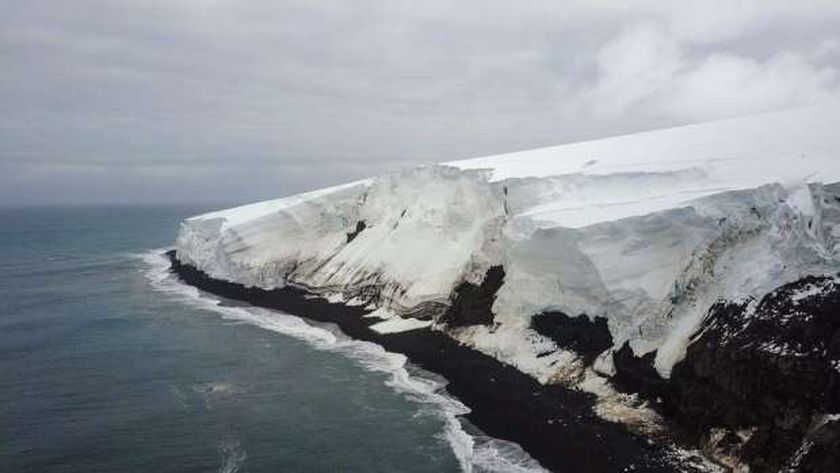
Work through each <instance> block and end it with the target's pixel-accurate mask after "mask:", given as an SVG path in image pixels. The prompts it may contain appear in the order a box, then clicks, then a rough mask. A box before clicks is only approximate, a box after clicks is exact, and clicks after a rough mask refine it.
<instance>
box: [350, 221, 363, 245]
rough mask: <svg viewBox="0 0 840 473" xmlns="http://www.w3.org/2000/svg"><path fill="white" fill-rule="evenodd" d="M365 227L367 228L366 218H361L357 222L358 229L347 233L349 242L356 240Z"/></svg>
mask: <svg viewBox="0 0 840 473" xmlns="http://www.w3.org/2000/svg"><path fill="white" fill-rule="evenodd" d="M365 228H367V224H366V223H365V221H364V220H359V221H358V222H356V229H355V230H353V231H352V232H348V233H347V243H350V242H351V241H353V240H355V239H356V237H357V236H359V233H362V231H364V229H365Z"/></svg>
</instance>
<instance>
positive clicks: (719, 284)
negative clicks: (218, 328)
mask: <svg viewBox="0 0 840 473" xmlns="http://www.w3.org/2000/svg"><path fill="white" fill-rule="evenodd" d="M838 110H840V107H821V108H812V109H803V110H796V111H791V112H783V113H776V114H767V115H759V116H755V117H747V118H739V119H732V120H724V121H720V122H712V123H708V124H701V125H693V126H687V127H681V128H674V129H668V130H663V131H657V132H650V133H642V134H638V135H629V136H625V137H618V138H610V139H605V140H599V141H594V142H587V143H579V144H573V145H565V146H559V147H554V148H546V149H541V150H536V151H532V152H521V153H513V154H511V155H502V156H496V157H489V158H480V159H473V160H468V161H459V162H453V163H449V164H447V165H441V166H431V167H427V168H421V169H416V170H411V171H405V172H402V173H397V174H393V175H387V176H381V177H377V178H373V179H370V180H367V181H361V182H356V183H351V184H347V185H343V186H339V187H335V188H330V189H324V190H320V191H315V192H311V193H307V194H301V195H298V196H293V197H289V198H285V199H279V200H275V201H268V202H263V203H259V204H252V205H248V206H244V207H239V208H235V209H230V210H225V211H220V212H213V213H210V214H206V215H201V216H197V217H193V218H190V219H188V220H186V221H185V222H184V223H183V225H182V228H181V232H180V234H179V237H178V241H177V249H178V257H179V258H180V259H181V260H182V261H184V262H187V263H191V264H193V265H194V266H196V267H197V268H199V269H201V270H203V271H205V272H207V273H208V274H210V275H211V276H214V277H216V278H220V279H225V280H231V281H235V282H241V283H244V284H247V285H254V286H259V287H265V288H270V287H280V286H283V285H286V284H292V285H296V286H302V287H306V288H309V289H310V290H312V291H314V292H318V293H320V294H323V295H326V296H329V297H332V298H336V299H343V300H345V301H347V302H351V303H363V304H371V306H372V307H375V308H378V309H382V310H380V312H379V314H380V315H382V314H385V315H386V316H389V315H394V316H397V317H405V318H408V317H413V318H420V319H432V320H434V321H439V319H440V316H441V315H442V314H443V313H444V312H445V311H446V308H447V306H448V305H449V304H450V298H451V296H452V294H453V291H454V289H455V288H456V287H457V285H458V284H459V283H462V282H468V283H472V284H476V285H477V284H480V283H481V281H482V279H483V277H484V275H485V273H486V272H487V270H488V269H489V268H490V267H491V266H494V265H500V266H501V267H502V268H503V269H504V281H503V283H502V285H501V287H500V288H499V290H498V292H497V293H496V295H495V302H494V303H493V304H492V316H493V317H492V323H489V324H478V325H471V326H467V327H463V326H459V327H457V328H452V330H451V332H452V335H453V336H455V337H457V338H458V339H460V340H462V341H463V342H464V343H467V344H469V345H472V346H475V347H476V348H477V349H479V350H481V351H484V352H487V353H489V354H492V355H494V356H496V357H497V358H499V359H500V360H502V361H505V362H507V363H512V364H514V365H516V366H517V367H519V368H520V369H522V370H524V371H526V372H528V373H530V374H532V375H534V376H535V377H537V378H538V379H540V380H541V381H543V382H547V381H549V380H552V379H554V380H562V378H564V377H567V376H569V375H570V374H574V373H575V372H576V371H577V369H576V368H575V367H578V368H579V366H578V365H576V360H575V358H577V357H576V356H574V353H567V352H565V351H564V350H563V349H562V347H557V346H554V344H553V342H552V341H551V340H550V339H548V338H546V337H543V336H540V335H539V334H537V333H536V332H535V331H533V330H532V329H531V317H532V316H533V315H535V314H539V313H543V312H551V311H555V312H561V313H564V314H569V315H571V316H576V315H580V314H586V315H587V316H588V317H590V318H593V317H603V318H605V319H606V320H607V322H608V326H609V329H610V332H611V335H612V338H613V340H614V347H615V348H618V347H620V346H622V345H623V344H624V343H625V342H629V344H630V347H632V349H633V351H634V353H635V354H637V355H643V354H645V353H648V352H652V351H653V350H656V362H655V367H656V369H657V371H658V372H659V373H660V374H661V375H663V376H665V377H667V376H668V375H669V373H670V370H671V368H672V367H673V365H674V364H675V363H676V362H677V361H679V360H680V359H681V358H682V357H683V355H684V353H685V348H686V345H687V341H688V340H689V337H690V336H691V335H692V334H693V333H694V332H695V331H696V330H697V329H698V328H699V326H700V324H701V322H702V321H703V318H704V317H705V315H706V313H707V312H708V310H709V308H710V307H711V305H712V304H713V303H714V302H715V301H717V300H718V299H726V300H731V301H736V300H743V299H745V298H749V297H753V298H759V297H761V296H762V295H764V294H766V293H767V292H769V291H770V290H772V289H773V288H775V287H778V286H780V285H782V284H785V283H788V282H792V281H795V280H798V279H800V278H802V277H804V276H806V275H815V274H816V275H821V274H830V273H833V272H836V271H838V270H840V193H838V190H837V189H835V188H834V187H832V186H829V185H826V184H827V183H831V182H835V181H840V154H835V150H837V149H840V146H837V147H835V146H834V145H840V138H837V137H836V135H837V134H836V133H835V132H834V129H833V128H832V124H833V123H837V122H838V120H837V119H840V113H839V112H838ZM447 325H454V324H447ZM461 325H463V324H461ZM412 326H414V325H412ZM437 326H438V328H440V329H446V327H445V326H444V324H442V323H438V324H437ZM546 353H551V354H550V355H546ZM606 369H607V370H609V367H607V368H606Z"/></svg>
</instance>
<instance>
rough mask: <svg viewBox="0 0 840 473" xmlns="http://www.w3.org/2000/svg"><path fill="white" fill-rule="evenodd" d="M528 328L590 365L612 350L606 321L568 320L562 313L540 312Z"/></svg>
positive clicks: (600, 318)
mask: <svg viewBox="0 0 840 473" xmlns="http://www.w3.org/2000/svg"><path fill="white" fill-rule="evenodd" d="M531 328H533V329H534V330H535V331H536V332H537V333H539V334H540V335H544V336H546V337H548V338H550V339H552V340H554V343H556V344H557V346H559V347H561V348H564V349H566V350H570V351H573V352H575V353H577V354H578V355H580V357H581V358H582V359H583V361H584V362H585V363H586V364H592V362H593V361H594V360H595V357H597V356H598V355H599V354H601V353H602V352H603V351H604V350H606V349H608V348H610V347H612V345H613V339H612V334H610V328H609V327H608V326H607V319H605V318H604V317H595V318H594V319H593V320H590V319H589V317H587V315H586V314H581V315H578V316H577V317H569V316H568V315H566V314H564V313H563V312H543V313H541V314H537V315H535V316H533V317H532V318H531Z"/></svg>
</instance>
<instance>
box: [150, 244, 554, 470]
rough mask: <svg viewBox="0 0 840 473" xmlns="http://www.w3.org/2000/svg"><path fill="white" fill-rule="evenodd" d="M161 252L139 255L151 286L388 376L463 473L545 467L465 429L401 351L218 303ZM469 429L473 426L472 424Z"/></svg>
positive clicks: (438, 389) (430, 378)
mask: <svg viewBox="0 0 840 473" xmlns="http://www.w3.org/2000/svg"><path fill="white" fill-rule="evenodd" d="M164 251H165V250H164V249H158V250H153V251H151V252H149V253H144V254H141V255H138V256H139V257H140V258H142V260H143V261H144V262H145V263H146V265H147V267H146V268H145V270H144V275H145V277H146V279H147V280H148V281H149V282H150V284H151V285H152V287H153V288H154V289H155V290H157V291H159V292H161V293H165V294H167V295H169V296H171V297H173V298H176V299H178V300H180V301H182V302H185V303H188V304H191V305H192V306H194V307H197V308H199V309H203V310H207V311H212V312H215V313H217V314H219V315H221V316H222V317H223V318H224V319H228V320H234V321H237V322H243V323H248V324H251V325H255V326H258V327H261V328H263V329H266V330H271V331H273V332H277V333H282V334H284V335H287V336H290V337H293V338H296V339H299V340H303V341H305V342H307V343H308V344H309V345H310V346H312V347H314V348H315V349H318V350H323V351H330V352H335V353H338V354H340V355H342V356H345V357H347V358H350V359H352V360H354V361H356V362H357V363H358V364H359V365H361V366H362V367H364V368H365V369H368V370H370V371H375V372H380V373H385V374H387V375H388V376H389V377H388V379H387V380H386V382H385V384H386V385H388V386H389V387H391V388H392V389H394V391H396V392H397V393H400V394H402V395H404V396H406V398H408V399H410V400H412V401H414V402H416V403H418V404H421V406H423V407H421V411H420V414H431V415H436V416H438V417H439V418H440V419H441V420H442V421H443V423H444V431H443V432H441V434H440V436H441V438H443V439H445V440H446V441H447V442H448V443H449V445H450V447H451V448H452V451H453V453H454V454H455V457H456V458H457V460H458V463H459V464H460V466H461V469H462V470H463V471H464V472H467V473H484V472H487V473H493V472H499V473H502V472H505V473H508V472H517V473H537V472H545V471H546V470H545V469H543V468H542V467H541V466H540V465H539V463H538V462H537V461H536V460H534V459H533V458H531V457H530V456H529V455H528V454H527V453H526V452H525V451H524V450H523V449H522V448H521V447H520V446H519V445H517V444H515V443H513V442H508V441H505V440H501V439H496V438H491V437H487V436H485V435H483V434H480V433H477V434H475V435H471V434H470V433H468V432H467V431H466V430H465V429H464V425H463V423H462V422H461V420H460V419H459V416H461V415H464V414H467V413H469V412H470V410H469V408H468V407H467V406H465V405H464V404H462V403H461V402H460V401H458V400H457V399H455V398H453V397H451V396H449V395H448V394H447V393H446V391H445V390H444V388H445V386H446V381H445V380H444V379H443V378H441V377H439V376H436V375H434V374H432V373H429V372H426V371H422V370H420V369H418V368H416V367H413V366H411V365H409V364H408V359H407V358H406V357H405V356H404V355H401V354H398V353H390V352H388V351H386V350H385V349H384V348H382V347H381V346H379V345H377V344H375V343H371V342H364V341H359V340H353V339H351V338H349V337H347V336H346V335H344V334H343V333H341V332H340V331H339V330H338V329H337V328H335V327H334V326H330V325H326V324H325V325H321V326H314V325H311V324H309V323H307V322H306V321H305V320H303V319H302V318H300V317H296V316H293V315H288V314H284V313H282V312H278V311H273V310H268V309H262V308H259V307H250V306H244V307H240V306H230V305H221V304H220V302H221V300H220V299H218V298H215V297H214V296H212V295H209V294H207V293H203V292H201V291H199V290H198V289H197V288H195V287H193V286H190V285H188V284H185V283H183V282H181V281H179V280H178V279H177V277H175V276H174V275H173V274H172V273H171V272H170V271H169V260H168V259H167V258H166V256H165V255H164ZM472 430H477V429H475V428H474V427H473V428H472ZM228 457H230V456H228ZM237 463H239V462H233V464H234V465H236V468H235V469H233V470H230V469H227V471H236V469H238V465H237ZM223 466H224V465H223Z"/></svg>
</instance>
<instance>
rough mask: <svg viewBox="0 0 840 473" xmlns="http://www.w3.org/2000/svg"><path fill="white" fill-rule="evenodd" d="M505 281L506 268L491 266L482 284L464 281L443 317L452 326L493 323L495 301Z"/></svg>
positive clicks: (454, 292) (456, 289)
mask: <svg viewBox="0 0 840 473" xmlns="http://www.w3.org/2000/svg"><path fill="white" fill-rule="evenodd" d="M504 281H505V270H504V268H503V267H501V266H491V267H490V268H489V269H488V270H487V273H485V275H484V279H483V280H482V281H481V284H473V283H471V282H469V281H464V282H462V283H461V284H459V285H458V286H457V287H456V288H455V291H453V293H452V297H451V301H452V304H451V305H450V306H449V308H448V309H447V310H446V312H445V313H444V314H443V316H442V317H441V322H444V323H445V324H447V325H449V326H451V327H462V326H467V325H490V324H492V323H493V310H492V308H493V302H494V301H495V300H496V292H497V291H498V290H499V288H500V287H502V283H504Z"/></svg>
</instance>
